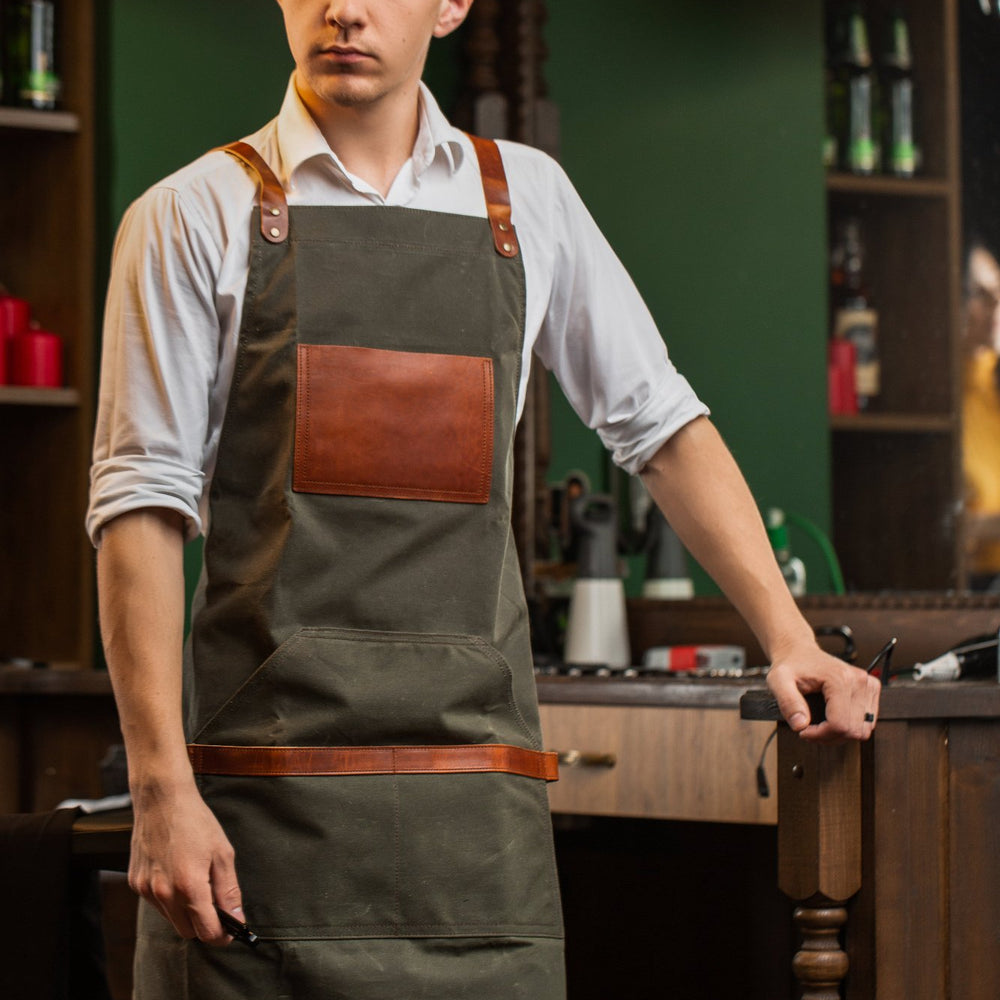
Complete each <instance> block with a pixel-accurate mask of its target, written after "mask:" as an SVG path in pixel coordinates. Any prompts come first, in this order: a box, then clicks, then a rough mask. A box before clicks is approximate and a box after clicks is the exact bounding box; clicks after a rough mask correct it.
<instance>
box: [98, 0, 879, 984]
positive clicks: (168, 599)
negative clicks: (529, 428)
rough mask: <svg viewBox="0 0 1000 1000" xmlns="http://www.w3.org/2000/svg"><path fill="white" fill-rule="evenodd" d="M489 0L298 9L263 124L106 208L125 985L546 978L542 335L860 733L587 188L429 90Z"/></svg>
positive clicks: (107, 591)
mask: <svg viewBox="0 0 1000 1000" xmlns="http://www.w3.org/2000/svg"><path fill="white" fill-rule="evenodd" d="M471 2H472V0H340V2H334V0H279V3H280V5H281V7H282V10H283V13H284V19H285V26H286V31H287V35H288V40H289V44H290V47H291V50H292V54H293V57H294V60H295V65H296V70H295V73H294V75H293V77H292V80H291V82H290V84H289V89H288V92H287V94H286V97H285V102H284V104H283V106H282V109H281V112H280V114H279V116H278V117H277V119H275V120H274V121H273V122H271V123H270V124H268V125H267V126H265V127H264V128H263V129H261V130H260V131H259V132H258V133H256V134H255V135H253V136H251V137H249V138H248V140H247V142H246V143H245V144H239V145H237V146H236V147H234V148H231V149H228V150H226V151H215V152H212V153H209V154H207V155H206V156H204V157H202V158H201V159H199V160H198V161H196V162H195V163H194V164H191V165H190V166H189V167H186V168H184V169H183V170H181V171H180V172H178V173H177V174H175V175H173V176H172V177H170V178H167V179H166V180H165V181H164V182H162V183H161V184H159V185H156V186H155V187H154V188H153V189H151V190H150V191H149V192H147V193H146V195H144V196H143V197H142V198H141V199H140V200H139V201H138V202H137V203H136V204H135V205H134V206H132V208H131V209H130V210H129V213H128V215H127V217H126V219H125V220H124V221H123V223H122V227H121V231H120V233H119V238H118V242H117V244H116V253H115V261H114V267H113V275H112V281H111V287H110V289H109V294H108V309H107V319H106V331H105V348H104V350H105V354H104V363H103V370H102V391H101V407H100V416H99V421H98V429H97V435H96V442H95V454H94V458H95V461H94V468H93V486H92V501H91V510H90V513H89V517H88V527H89V530H90V532H91V535H92V537H93V538H94V540H95V543H97V544H99V546H100V549H99V559H98V571H99V588H100V595H101V615H102V628H103V635H104V641H105V647H106V651H107V657H108V663H109V668H110V671H111V676H112V681H113V684H114V687H115V693H116V698H117V700H118V704H119V710H120V715H121V720H122V727H123V733H124V736H125V740H126V744H127V748H128V754H129V768H130V783H131V787H132V794H133V804H134V809H135V833H134V836H133V847H132V861H131V870H130V881H131V883H132V885H133V887H134V888H135V889H136V890H137V891H138V892H139V893H140V894H141V895H142V896H143V898H144V900H145V903H144V905H143V908H142V910H141V916H140V930H139V948H138V959H137V969H136V978H137V995H138V996H139V997H140V998H142V997H160V996H162V997H168V996H169V997H171V998H176V997H212V998H213V1000H226V998H228V997H237V996H239V997H245V996H262V997H264V996H266V997H278V996H295V997H297V998H300V997H306V998H311V997H321V996H322V997H324V998H327V997H344V998H348V997H349V998H351V1000H367V998H371V1000H375V998H382V997H388V996H393V997H397V996H398V997H417V996H426V997H433V998H434V1000H458V998H469V1000H471V998H476V1000H481V998H485V997H489V998H491V1000H503V998H512V1000H513V998H525V1000H527V998H531V1000H557V998H559V997H561V996H562V995H563V992H564V986H563V979H562V969H561V921H560V914H559V905H558V898H557V893H556V878H555V872H554V865H553V858H552V849H551V829H550V824H549V821H548V814H547V806H546V798H545V792H544V780H545V779H546V778H550V777H552V773H551V761H550V759H549V758H548V757H547V756H546V755H545V754H544V753H543V752H542V751H541V742H540V740H541V736H540V733H539V728H538V715H537V705H536V702H535V693H534V682H533V676H532V667H531V654H530V647H529V643H528V631H527V619H526V614H525V610H524V601H523V594H522V593H521V590H520V577H519V573H518V569H517V565H516V558H515V556H514V555H513V552H514V547H513V544H512V543H511V538H510V523H509V520H510V519H509V514H510V506H509V505H510V473H511V461H510V459H511V447H512V438H513V429H514V426H515V423H516V418H517V415H518V412H519V409H520V405H521V401H522V399H523V390H524V384H525V381H526V378H527V367H528V363H529V361H530V357H531V351H532V350H534V352H535V353H537V354H538V355H539V357H540V358H541V359H542V361H543V362H544V363H545V364H546V365H548V366H549V367H550V368H552V369H553V370H554V371H555V372H556V374H557V376H558V377H559V379H560V381H561V383H562V385H563V387H564V389H565V390H566V393H567V396H568V397H569V398H570V400H571V401H572V402H573V404H574V406H576V408H577V410H578V411H579V412H580V413H581V416H583V418H584V419H585V420H586V421H587V422H588V423H589V424H591V426H594V427H596V428H597V429H598V430H599V432H600V433H601V435H602V438H603V440H604V441H605V443H606V444H607V445H608V447H609V448H611V449H612V450H613V452H614V455H615V459H616V461H618V462H619V463H620V464H621V465H622V466H623V467H625V468H626V469H628V470H629V471H633V472H639V471H641V472H642V475H643V478H644V481H645V482H646V484H647V486H648V487H649V489H650V492H651V493H652V495H653V497H654V499H655V500H656V501H657V503H658V504H659V505H660V506H661V507H662V509H663V510H664V513H665V514H666V516H667V517H668V519H669V520H670V522H671V524H672V525H673V526H674V527H675V529H676V530H677V532H678V533H679V534H680V536H681V538H682V539H683V540H684V541H685V542H686V544H687V546H688V548H689V549H690V551H691V552H692V553H693V555H694V556H695V557H696V558H697V559H698V560H699V561H700V562H701V563H702V565H704V566H705V568H706V569H707V570H708V571H709V572H711V573H713V575H714V576H715V578H716V579H717V580H718V582H719V583H720V585H721V586H722V587H723V589H724V590H725V591H726V592H727V593H728V594H729V596H730V597H731V599H732V600H733V601H734V602H735V604H736V605H737V607H738V608H739V609H740V611H741V612H742V613H743V614H744V615H745V616H746V618H747V620H748V621H749V622H750V624H751V625H752V626H753V628H754V629H755V631H756V633H757V635H758V637H759V638H760V640H761V642H762V645H763V647H764V649H765V650H766V651H767V653H768V654H769V656H770V658H771V662H772V664H773V666H772V669H771V671H770V674H769V683H770V685H771V688H772V691H773V692H774V694H775V695H776V697H777V699H778V702H779V705H780V707H781V710H782V712H783V714H784V715H785V717H786V719H788V721H789V723H790V724H791V725H792V727H793V728H794V729H796V730H798V731H801V732H802V734H803V736H804V737H806V738H811V739H837V738H843V737H845V736H847V737H855V738H867V736H869V735H870V733H871V730H872V726H873V725H874V720H875V716H876V714H877V705H878V693H879V691H878V685H877V684H876V683H875V682H874V681H872V680H871V679H870V678H868V677H867V676H866V675H865V674H864V673H863V672H862V671H859V670H855V669H852V668H849V667H847V666H845V665H844V664H842V663H840V662H839V661H837V660H835V659H833V658H832V657H829V656H827V655H826V654H824V653H823V652H821V651H820V650H819V648H818V647H817V646H816V644H815V642H814V640H813V637H812V633H811V630H810V628H809V626H808V625H807V624H806V622H805V621H804V620H803V619H802V617H801V616H800V615H799V613H798V611H797V609H796V607H795V605H794V602H793V601H792V600H791V598H790V596H789V594H788V591H787V588H785V586H784V582H783V579H782V577H781V574H780V572H779V571H778V569H777V566H776V564H775V562H774V558H773V556H772V555H771V551H770V546H769V545H768V542H767V539H766V535H765V533H764V529H763V526H762V524H761V522H760V518H759V516H758V514H757V511H756V507H755V505H754V503H753V500H752V498H751V497H750V494H749V491H748V490H747V487H746V485H745V484H744V482H743V480H742V477H741V476H740V474H739V472H738V471H737V469H736V467H735V464H734V463H733V461H732V459H731V457H730V456H729V454H728V452H727V450H726V448H725V446H724V445H723V443H722V442H721V440H720V438H719V436H718V434H717V433H716V431H715V430H714V429H713V427H712V425H711V424H710V423H709V422H708V420H707V418H706V410H705V407H704V406H703V405H702V404H701V403H700V402H699V401H698V400H697V398H696V397H695V396H694V394H693V392H692V391H691V389H690V387H689V386H688V385H687V383H686V382H685V381H684V379H683V378H681V376H680V375H679V374H678V373H677V372H676V370H675V369H674V368H673V366H672V365H671V364H670V362H669V360H668V359H667V357H666V353H665V351H664V349H663V344H662V341H661V340H660V338H659V336H658V334H657V332H656V330H655V328H654V327H653V324H652V321H651V319H650V317H649V316H648V313H647V312H646V310H645V308H644V307H643V305H642V303H641V301H640V300H639V298H638V296H637V294H636V292H635V290H634V288H633V287H632V285H631V283H630V281H629V280H628V278H627V276H626V275H625V274H624V271H623V270H622V268H621V265H620V264H619V263H618V262H617V260H616V259H615V258H614V255H613V253H612V252H611V251H610V249H609V248H608V247H607V245H606V243H605V242H604V241H603V239H602V238H601V236H600V234H599V233H598V232H597V230H596V228H595V227H594V224H593V222H592V220H591V219H590V218H589V216H588V215H587V213H586V211H585V210H584V209H583V207H582V205H581V204H580V203H579V200H578V198H577V197H576V195H575V193H574V192H573V190H572V188H571V187H570V185H569V183H568V181H566V179H565V177H564V176H563V175H562V173H561V172H560V171H559V170H558V168H557V167H556V166H555V165H554V164H553V163H552V162H551V161H550V160H548V159H547V158H546V157H545V156H544V155H542V154H540V153H538V152H537V151H534V150H530V149H527V148H525V147H520V146H517V145H515V144H511V143H502V144H499V149H498V147H497V145H494V144H492V143H488V142H483V141H481V140H478V141H473V140H471V139H470V138H468V137H466V136H464V135H463V134H461V133H460V132H457V131H456V130H454V129H452V128H451V127H450V126H448V124H447V123H446V122H445V121H444V120H443V118H442V116H441V114H440V112H439V110H438V109H437V107H436V105H435V104H434V101H433V98H432V97H431V96H430V94H429V93H428V92H427V91H426V90H425V89H423V88H422V87H421V84H420V74H421V72H422V69H423V65H424V60H425V57H426V53H427V48H428V45H429V42H430V39H431V38H432V37H440V36H443V35H446V34H448V33H449V32H451V31H453V30H454V29H455V28H456V27H457V26H458V25H459V24H460V23H461V22H462V20H463V19H464V17H465V15H466V13H467V12H468V9H469V7H470V5H471ZM202 530H204V531H205V534H206V546H205V570H204V573H203V578H202V583H201V586H200V588H199V594H198V597H197V598H196V601H195V609H194V619H193V625H192V634H191V641H190V643H189V646H188V649H187V651H186V656H185V662H184V670H183V695H182V669H181V659H182V655H181V645H182V622H183V607H182V602H183V597H182V594H183V586H182V565H181V562H182V561H181V551H182V546H183V542H184V539H185V537H188V536H193V535H195V534H197V533H198V532H199V531H202ZM811 691H822V692H823V694H824V695H825V696H826V699H827V721H826V722H824V723H823V724H821V725H818V726H811V725H809V718H808V710H807V707H806V703H805V701H804V698H803V693H808V692H811ZM147 904H148V905H147ZM215 907H219V908H220V909H222V910H224V911H226V912H228V913H230V914H233V915H235V916H236V917H237V918H239V919H244V918H245V919H246V921H247V922H248V923H249V924H250V925H251V926H252V928H253V929H254V930H255V931H256V932H257V933H258V934H259V935H260V938H261V942H260V945H259V947H258V948H257V949H256V950H250V949H249V948H246V947H244V945H243V944H240V943H236V944H233V945H231V946H230V947H227V948H222V949H214V948H210V947H206V945H223V944H227V943H229V941H230V938H229V935H228V934H227V933H226V931H225V930H224V929H223V927H222V925H221V923H220V920H219V917H218V916H217V913H216V910H215ZM157 911H158V912H157ZM196 938H197V939H198V940H194V939H196Z"/></svg>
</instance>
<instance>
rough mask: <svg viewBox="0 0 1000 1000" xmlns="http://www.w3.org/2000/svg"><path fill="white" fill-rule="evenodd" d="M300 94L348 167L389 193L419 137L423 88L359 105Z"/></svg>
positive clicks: (325, 136) (383, 192) (384, 193)
mask: <svg viewBox="0 0 1000 1000" xmlns="http://www.w3.org/2000/svg"><path fill="white" fill-rule="evenodd" d="M299 96H300V97H302V100H303V103H304V104H305V105H306V108H307V109H308V110H309V113H310V114H311V115H312V117H313V120H314V121H315V122H316V125H317V127H318V128H319V130H320V132H322V133H323V137H324V138H325V139H326V141H327V143H328V144H329V146H330V148H331V149H332V150H333V151H334V152H335V153H336V154H337V156H338V157H339V158H340V161H341V163H343V165H344V167H345V169H346V170H348V171H350V173H352V174H353V175H354V176H356V177H360V178H361V179H362V180H364V181H366V182H367V183H368V184H370V185H371V186H372V187H373V188H375V190H376V191H378V192H379V193H380V194H381V195H382V196H383V197H384V196H385V195H387V194H388V193H389V189H390V188H391V187H392V183H393V181H394V180H395V179H396V176H397V175H398V174H399V171H400V169H401V168H402V166H403V164H404V163H406V161H407V160H408V159H409V158H410V156H411V155H412V153H413V145H414V143H415V142H416V140H417V132H418V130H419V125H420V103H419V88H418V87H415V88H413V90H412V91H410V92H409V93H405V94H404V93H400V94H393V95H391V97H390V96H387V97H385V98H383V99H382V100H379V101H377V102H374V103H372V104H365V105H357V106H344V105H330V104H324V105H322V106H321V107H314V106H313V105H312V104H311V103H310V102H309V101H308V100H307V99H306V97H305V96H304V95H303V94H302V91H301V90H300V91H299Z"/></svg>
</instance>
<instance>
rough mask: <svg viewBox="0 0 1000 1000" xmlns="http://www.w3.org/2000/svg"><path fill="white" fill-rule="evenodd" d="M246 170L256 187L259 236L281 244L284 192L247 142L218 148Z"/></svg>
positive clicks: (285, 209)
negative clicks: (251, 175)
mask: <svg viewBox="0 0 1000 1000" xmlns="http://www.w3.org/2000/svg"><path fill="white" fill-rule="evenodd" d="M218 148H219V149H220V150H221V151H222V152H224V153H229V154H230V155H231V156H235V157H236V159H237V160H240V161H241V162H242V163H243V164H245V165H246V166H247V167H249V168H250V169H251V170H252V171H253V172H254V173H255V174H256V175H257V180H258V183H259V184H260V233H261V236H263V237H264V239H265V240H267V241H268V243H283V242H284V241H285V239H286V238H287V237H288V202H287V200H286V199H285V189H284V188H283V187H282V186H281V182H280V181H279V180H278V178H277V177H276V176H275V174H274V171H273V170H272V169H271V168H270V167H269V166H268V165H267V163H265V162H264V158H263V157H262V156H261V155H260V153H258V152H257V150H256V149H254V148H253V146H251V145H250V144H249V143H248V142H231V143H229V145H228V146H219V147H218Z"/></svg>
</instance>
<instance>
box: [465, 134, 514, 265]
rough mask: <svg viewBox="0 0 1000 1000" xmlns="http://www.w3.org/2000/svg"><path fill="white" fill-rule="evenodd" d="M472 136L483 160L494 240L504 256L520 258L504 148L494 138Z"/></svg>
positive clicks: (488, 213) (480, 168)
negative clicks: (501, 151) (501, 152)
mask: <svg viewBox="0 0 1000 1000" xmlns="http://www.w3.org/2000/svg"><path fill="white" fill-rule="evenodd" d="M466 134H468V135H469V138H470V139H471V140H472V145H473V147H474V148H475V150H476V156H477V157H478V159H479V172H480V174H481V175H482V178H483V193H484V194H485V195H486V213H487V215H488V216H489V219H490V227H491V228H492V230H493V243H494V245H495V246H496V248H497V253H498V254H500V255H501V256H503V257H516V256H517V255H518V252H519V248H518V244H517V233H515V232H514V226H513V224H512V223H511V221H510V190H509V189H508V187H507V174H506V173H505V171H504V168H503V159H502V158H501V157H500V150H499V149H497V144H496V143H495V142H494V141H493V140H492V139H483V138H480V137H479V136H478V135H471V134H469V133H466Z"/></svg>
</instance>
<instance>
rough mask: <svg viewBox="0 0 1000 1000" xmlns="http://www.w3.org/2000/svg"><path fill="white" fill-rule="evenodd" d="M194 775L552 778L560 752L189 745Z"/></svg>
mask: <svg viewBox="0 0 1000 1000" xmlns="http://www.w3.org/2000/svg"><path fill="white" fill-rule="evenodd" d="M187 750H188V757H189V758H190V760H191V766H192V768H193V769H194V772H195V774H226V775H236V776H243V775H246V776H256V775H259V776H284V775H288V776H297V775H310V774H314V775H335V774H465V773H475V772H481V771H502V772H504V773H506V774H520V775H524V776H525V777H527V778H539V779H544V780H545V781H556V780H558V778H559V757H558V754H556V753H552V752H549V751H541V750H525V749H524V748H523V747H515V746H509V745H507V744H506V743H472V744H468V745H459V746H440V747H407V746H402V747H381V746H380V747H247V746H213V745H208V744H203V743H189V744H188V748H187Z"/></svg>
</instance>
